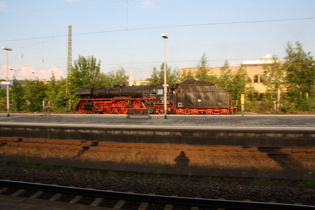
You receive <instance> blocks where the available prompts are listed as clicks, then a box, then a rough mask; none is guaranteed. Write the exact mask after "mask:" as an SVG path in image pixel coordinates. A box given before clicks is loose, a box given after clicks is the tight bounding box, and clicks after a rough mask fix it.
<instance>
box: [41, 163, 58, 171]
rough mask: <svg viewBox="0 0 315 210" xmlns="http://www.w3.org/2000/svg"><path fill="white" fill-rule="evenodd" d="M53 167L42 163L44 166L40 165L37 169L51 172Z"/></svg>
mask: <svg viewBox="0 0 315 210" xmlns="http://www.w3.org/2000/svg"><path fill="white" fill-rule="evenodd" d="M53 167H54V166H53V165H51V164H50V163H44V164H42V165H40V166H38V169H40V170H47V171H48V170H52V169H53Z"/></svg>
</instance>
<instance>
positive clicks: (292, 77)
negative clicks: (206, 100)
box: [284, 42, 315, 111]
mask: <svg viewBox="0 0 315 210" xmlns="http://www.w3.org/2000/svg"><path fill="white" fill-rule="evenodd" d="M295 44H296V47H292V45H291V44H290V43H288V45H287V48H286V53H287V56H286V57H285V60H286V62H285V64H284V68H285V70H286V72H287V83H288V87H287V90H288V96H289V97H290V100H291V102H293V103H295V104H296V108H297V109H298V110H301V111H310V110H311V109H312V108H313V107H314V105H313V102H314V98H315V62H314V60H313V57H312V56H311V55H310V52H308V53H306V52H304V50H303V47H302V44H301V43H300V42H296V43H295Z"/></svg>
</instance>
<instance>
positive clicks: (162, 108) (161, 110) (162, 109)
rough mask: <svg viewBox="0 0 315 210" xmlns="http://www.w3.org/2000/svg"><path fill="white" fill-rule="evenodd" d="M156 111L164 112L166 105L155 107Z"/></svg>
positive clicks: (158, 112)
mask: <svg viewBox="0 0 315 210" xmlns="http://www.w3.org/2000/svg"><path fill="white" fill-rule="evenodd" d="M155 113H157V114H164V106H157V107H156V108H155Z"/></svg>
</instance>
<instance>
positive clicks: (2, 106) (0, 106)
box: [0, 80, 7, 111]
mask: <svg viewBox="0 0 315 210" xmlns="http://www.w3.org/2000/svg"><path fill="white" fill-rule="evenodd" d="M1 81H4V80H1ZM4 87H5V86H4V85H3V86H2V85H1V89H0V111H5V110H7V108H6V107H7V106H6V90H5V89H4Z"/></svg>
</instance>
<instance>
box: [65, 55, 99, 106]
mask: <svg viewBox="0 0 315 210" xmlns="http://www.w3.org/2000/svg"><path fill="white" fill-rule="evenodd" d="M100 66H101V61H97V60H96V58H95V57H94V56H88V57H84V56H80V55H79V58H78V59H77V60H75V61H74V63H73V66H72V68H71V69H70V72H69V75H68V81H69V88H68V90H67V91H68V92H67V94H68V100H69V105H70V107H73V106H74V105H75V104H76V103H77V101H78V97H76V96H75V91H76V90H77V89H79V88H84V87H90V86H91V85H94V84H95V83H97V82H99V81H98V80H97V78H98V75H99V73H100Z"/></svg>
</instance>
